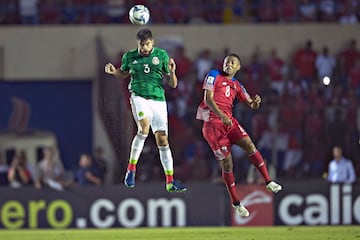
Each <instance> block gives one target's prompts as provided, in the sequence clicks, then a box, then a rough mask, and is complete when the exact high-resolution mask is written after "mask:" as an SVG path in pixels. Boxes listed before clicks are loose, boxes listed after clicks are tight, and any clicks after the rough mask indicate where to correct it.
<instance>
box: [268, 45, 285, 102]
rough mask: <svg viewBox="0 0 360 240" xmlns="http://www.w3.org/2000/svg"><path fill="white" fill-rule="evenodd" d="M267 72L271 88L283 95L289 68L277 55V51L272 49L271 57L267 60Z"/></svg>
mask: <svg viewBox="0 0 360 240" xmlns="http://www.w3.org/2000/svg"><path fill="white" fill-rule="evenodd" d="M265 64H266V72H267V74H268V76H269V78H270V82H271V83H270V85H271V88H272V89H274V90H275V91H276V92H277V93H278V94H280V95H282V94H283V92H284V87H285V74H286V73H287V66H286V65H285V62H284V61H283V60H282V59H281V58H280V57H279V56H278V55H277V51H276V49H271V52H270V57H269V59H267V60H266V63H265Z"/></svg>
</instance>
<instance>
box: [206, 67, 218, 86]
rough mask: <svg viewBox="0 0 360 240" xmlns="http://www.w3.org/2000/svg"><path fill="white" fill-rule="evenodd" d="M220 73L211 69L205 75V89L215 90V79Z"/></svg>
mask: <svg viewBox="0 0 360 240" xmlns="http://www.w3.org/2000/svg"><path fill="white" fill-rule="evenodd" d="M218 75H219V71H217V70H211V71H210V72H209V73H208V74H207V75H206V77H205V79H204V83H203V89H204V90H209V91H214V89H215V80H216V77H217V76H218Z"/></svg>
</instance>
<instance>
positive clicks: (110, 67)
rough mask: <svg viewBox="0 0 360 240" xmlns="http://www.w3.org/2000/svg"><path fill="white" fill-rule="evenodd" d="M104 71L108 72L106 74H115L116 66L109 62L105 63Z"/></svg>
mask: <svg viewBox="0 0 360 240" xmlns="http://www.w3.org/2000/svg"><path fill="white" fill-rule="evenodd" d="M105 72H106V73H108V74H115V72H116V67H115V66H114V65H113V64H111V63H107V64H106V65H105Z"/></svg>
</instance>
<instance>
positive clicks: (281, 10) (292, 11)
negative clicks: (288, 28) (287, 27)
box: [276, 0, 298, 23]
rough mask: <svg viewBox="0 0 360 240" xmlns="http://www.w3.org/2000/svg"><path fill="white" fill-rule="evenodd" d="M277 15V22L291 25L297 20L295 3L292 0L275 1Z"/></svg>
mask: <svg viewBox="0 0 360 240" xmlns="http://www.w3.org/2000/svg"><path fill="white" fill-rule="evenodd" d="M276 8H277V13H278V16H279V22H285V23H289V22H290V23H291V22H296V21H297V20H298V19H297V2H295V1H293V0H282V1H277V7H276Z"/></svg>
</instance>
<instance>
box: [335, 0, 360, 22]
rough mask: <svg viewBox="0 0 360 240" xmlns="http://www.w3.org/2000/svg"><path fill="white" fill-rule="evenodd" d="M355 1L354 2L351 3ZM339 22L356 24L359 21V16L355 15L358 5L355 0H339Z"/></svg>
mask: <svg viewBox="0 0 360 240" xmlns="http://www.w3.org/2000/svg"><path fill="white" fill-rule="evenodd" d="M354 2H355V4H353V3H354ZM339 4H340V7H339V8H340V10H339V13H340V17H339V23H340V24H357V23H359V18H358V16H357V11H358V10H357V9H358V7H359V6H360V4H359V3H357V1H352V0H349V1H340V3H339Z"/></svg>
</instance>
